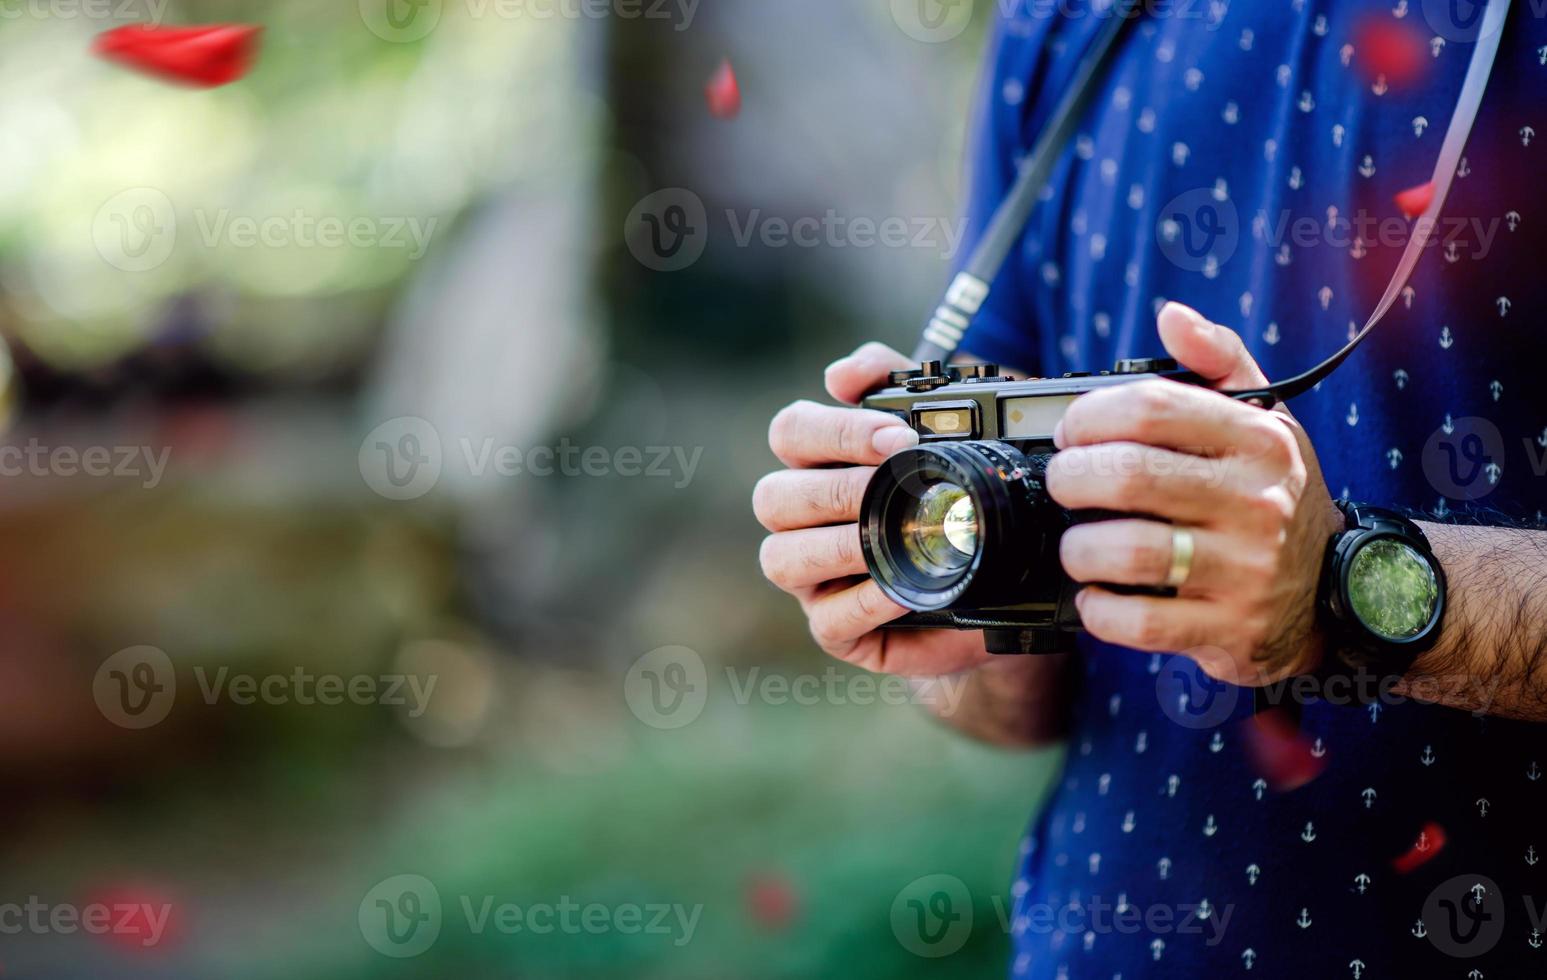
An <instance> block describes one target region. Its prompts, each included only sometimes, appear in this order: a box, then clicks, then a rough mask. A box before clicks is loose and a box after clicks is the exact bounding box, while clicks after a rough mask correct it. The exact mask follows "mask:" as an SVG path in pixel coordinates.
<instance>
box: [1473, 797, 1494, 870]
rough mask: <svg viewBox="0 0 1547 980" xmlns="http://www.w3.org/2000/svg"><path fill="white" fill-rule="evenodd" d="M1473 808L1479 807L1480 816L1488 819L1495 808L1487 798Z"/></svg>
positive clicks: (1478, 813) (1479, 801)
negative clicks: (1490, 809) (1490, 811)
mask: <svg viewBox="0 0 1547 980" xmlns="http://www.w3.org/2000/svg"><path fill="white" fill-rule="evenodd" d="M1473 806H1475V807H1477V815H1478V816H1480V817H1486V816H1487V815H1488V808H1489V807H1491V806H1493V804H1492V803H1489V802H1488V800H1487V798H1486V797H1483V798H1480V799H1478V801H1477V802H1476V803H1474V804H1473ZM1478 887H1479V888H1480V887H1482V886H1481V885H1479V886H1478Z"/></svg>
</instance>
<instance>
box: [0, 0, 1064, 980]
mask: <svg viewBox="0 0 1547 980" xmlns="http://www.w3.org/2000/svg"><path fill="white" fill-rule="evenodd" d="M992 14H993V3H992V2H989V0H984V2H980V3H978V4H977V5H976V7H975V8H974V5H973V4H972V3H970V2H968V0H957V2H956V3H955V4H948V5H944V6H942V5H941V4H939V3H938V2H937V0H864V2H862V3H858V4H834V3H832V2H831V0H785V2H782V3H778V4H772V3H763V2H756V0H719V2H717V3H715V4H712V5H711V4H703V5H702V6H701V7H700V6H699V5H698V4H697V3H696V0H358V2H345V3H327V4H324V3H314V2H302V0H268V2H265V3H256V2H250V3H244V2H237V0H110V2H109V0H17V2H14V3H9V4H6V5H5V6H4V9H3V11H0V87H3V91H4V92H5V93H6V94H5V97H4V99H3V100H0V162H3V165H0V336H3V340H4V345H5V355H6V356H5V358H4V365H3V368H4V371H3V379H4V383H5V391H6V401H5V421H6V425H7V428H6V429H5V434H4V436H3V441H0V540H3V541H4V542H5V543H6V547H5V548H4V549H3V550H0V613H3V618H0V776H3V785H4V786H5V793H4V805H3V807H0V826H3V827H4V830H5V832H4V834H3V836H0V851H3V859H0V866H3V868H4V871H3V872H0V972H3V975H5V976H8V977H10V976H40V977H74V976H91V977H101V976H115V977H118V976H122V977H137V976H157V977H180V976H187V977H201V978H208V977H265V976H274V975H285V976H328V977H375V976H386V977H398V976H403V977H409V976H413V977H418V976H424V977H438V976H451V975H456V976H467V977H559V976H586V977H610V976H617V977H624V976H627V977H716V978H724V977H788V976H810V975H827V974H835V973H838V972H840V971H841V972H842V973H844V974H845V975H854V976H895V975H915V974H938V975H953V976H954V975H998V974H1000V973H1001V972H1003V971H1005V970H1006V969H1007V962H1006V951H1007V949H1008V942H1007V939H1006V936H1005V932H1004V928H1003V925H1002V917H1003V915H1004V909H1005V908H1006V907H1007V903H1008V901H1009V898H1008V889H1009V885H1010V874H1011V869H1012V867H1013V861H1014V859H1015V856H1016V849H1017V846H1018V841H1019V840H1020V838H1021V835H1022V831H1023V829H1024V827H1025V825H1026V823H1027V821H1028V820H1029V819H1030V817H1031V815H1032V813H1033V811H1034V809H1035V806H1036V804H1037V800H1038V798H1039V797H1040V795H1041V793H1042V790H1043V788H1044V785H1045V783H1046V780H1047V778H1048V777H1049V774H1050V772H1051V770H1052V768H1053V767H1054V766H1055V765H1056V762H1057V759H1056V755H1054V754H1052V753H1038V754H1013V753H1003V752H999V751H995V750H991V749H987V748H983V747H979V746H975V745H972V744H970V743H968V742H966V741H965V740H963V739H960V738H958V737H955V736H953V735H951V734H948V733H947V732H945V731H944V730H943V729H941V728H939V727H938V726H937V725H936V724H935V723H934V722H932V721H931V720H930V719H929V718H928V716H927V714H926V712H925V711H924V710H923V709H921V708H920V707H918V706H917V705H916V704H910V703H906V702H907V701H908V700H909V695H908V691H907V689H906V688H899V687H898V686H896V685H892V686H888V685H887V684H885V683H878V682H876V681H874V680H873V679H871V678H868V677H865V676H862V675H859V674H857V673H856V672H854V671H852V670H850V669H849V668H847V667H845V666H842V665H835V664H833V663H830V662H829V661H827V660H826V659H824V658H823V657H822V655H821V654H820V653H819V652H818V651H817V650H816V649H815V648H814V646H813V644H812V643H811V642H810V640H809V637H808V636H807V634H806V631H805V624H804V620H803V619H802V618H801V616H800V615H799V612H798V610H797V608H796V606H795V604H794V603H793V602H792V601H789V600H787V599H786V598H785V597H783V596H782V595H780V594H779V593H777V592H776V591H775V590H774V589H772V588H771V587H770V586H768V585H767V584H766V583H764V582H763V580H762V578H761V576H760V574H759V571H758V567H757V560H756V555H757V545H758V542H759V541H760V539H761V537H762V531H761V529H760V528H759V527H758V526H757V524H756V522H755V521H754V520H753V519H752V516H751V513H750V506H749V501H750V494H751V487H752V485H753V483H754V482H755V481H756V480H757V478H758V477H759V476H761V475H762V474H763V473H764V472H766V471H767V470H769V469H771V468H773V467H774V466H775V462H774V460H773V459H772V457H771V456H770V454H769V453H768V450H767V446H766V441H765V438H766V428H767V423H768V419H769V418H770V417H771V415H772V414H773V413H774V411H776V410H777V408H778V407H780V406H781V405H783V404H784V403H786V402H788V401H791V400H793V399H795V398H799V397H822V395H821V384H820V382H821V369H822V367H823V366H824V365H825V364H826V363H828V362H829V361H831V360H832V359H834V358H836V357H838V356H840V355H841V354H843V353H846V352H848V351H849V350H850V349H852V348H853V347H854V346H855V345H857V344H858V343H860V342H862V341H864V340H867V339H881V340H886V341H888V342H890V343H892V344H894V345H895V346H899V347H906V346H907V345H909V344H910V343H911V342H912V340H913V338H914V337H915V335H916V333H917V329H918V326H919V324H920V322H921V318H922V315H923V314H924V313H925V311H927V310H928V309H930V308H931V307H932V306H933V304H934V302H935V300H936V297H937V295H938V293H939V292H940V290H941V289H942V288H943V286H944V284H945V282H946V280H947V268H948V266H949V264H950V261H951V259H952V257H953V256H954V252H955V249H956V247H957V246H958V245H959V234H960V225H959V223H958V220H957V217H956V214H957V202H958V200H959V197H960V188H959V186H958V183H959V173H960V156H961V152H962V140H963V130H964V125H965V123H964V120H965V108H966V106H967V105H968V103H969V101H970V97H971V91H972V87H973V84H974V78H975V75H976V70H977V58H978V54H979V51H980V48H981V44H982V34H983V29H984V27H985V24H986V22H987V20H988V19H989V17H991V16H992ZM212 22H222V23H227V22H229V23H247V24H252V25H256V26H258V27H261V29H262V31H261V36H259V37H258V39H257V41H256V45H255V47H252V48H251V49H250V56H249V57H248V58H246V59H244V58H242V57H239V55H240V53H241V51H240V50H237V52H236V53H235V54H233V50H232V49H231V48H229V47H222V46H221V45H222V44H226V43H228V42H229V41H230V38H226V39H225V40H224V41H222V40H221V39H220V38H216V39H214V40H211V39H208V38H206V39H203V40H195V41H193V42H188V41H187V39H178V38H173V41H174V42H177V43H171V44H168V45H163V47H162V49H161V50H160V53H159V54H158V53H157V50H155V49H156V44H155V43H153V42H154V39H152V41H151V42H147V41H146V39H144V38H140V37H138V36H137V35H130V36H129V41H130V42H133V43H134V44H141V45H148V48H149V49H150V50H149V53H142V54H141V55H140V58H141V63H139V64H138V65H136V64H125V63H124V60H123V58H117V59H112V58H104V57H102V56H101V55H100V54H98V53H94V52H93V46H94V43H100V42H97V41H96V39H97V38H98V37H99V35H102V34H104V33H105V32H109V31H114V30H117V29H121V28H124V27H125V26H126V25H134V24H149V25H155V26H159V27H175V26H186V25H198V24H207V23H212ZM115 36H116V37H123V36H124V35H122V34H120V35H115ZM179 44H181V47H179V46H178V45H179ZM190 44H191V46H190ZM158 58H160V59H161V65H160V67H161V69H162V71H163V73H165V72H166V71H171V72H173V73H174V74H176V73H177V71H179V70H180V69H179V64H181V65H182V70H185V71H186V69H187V64H186V63H180V62H178V60H177V59H189V58H191V59H193V60H194V61H195V62H198V61H199V59H206V60H208V59H214V60H216V61H217V62H218V61H220V59H222V58H224V59H227V65H226V66H227V67H229V66H230V64H229V61H230V59H232V58H235V59H236V63H237V66H238V68H239V70H238V71H236V72H235V77H233V78H231V79H230V80H229V84H224V85H221V86H216V87H209V88H203V87H197V86H192V85H187V84H178V83H177V81H176V80H175V79H172V80H169V79H168V78H166V77H157V76H156V75H155V74H147V72H146V71H145V68H146V64H145V59H149V61H151V62H155V61H156V59H158ZM132 60H133V58H132V57H131V61H132ZM185 81H186V79H185ZM937 875H948V876H951V878H952V879H955V882H954V883H953V884H951V885H950V887H953V888H954V887H956V885H964V886H965V888H966V890H967V892H966V898H967V900H968V901H970V902H971V913H970V914H971V916H972V928H971V929H970V930H968V931H967V932H966V933H964V934H961V935H960V937H959V938H960V940H961V941H960V942H953V943H950V944H947V945H951V946H953V947H955V948H953V949H952V950H950V955H946V956H938V955H920V953H921V952H922V953H924V954H938V953H939V951H940V949H939V948H938V947H931V946H929V945H928V944H920V943H919V942H917V941H916V936H917V930H916V928H914V927H912V926H910V925H909V923H910V922H912V917H913V916H914V915H915V912H916V911H917V903H918V901H919V900H918V899H917V898H916V897H910V896H913V895H914V893H915V892H917V891H918V889H919V887H920V885H919V882H920V881H921V880H923V881H924V882H925V885H924V886H923V887H924V889H925V891H926V892H928V893H929V894H930V895H932V894H933V892H932V891H931V889H932V887H933V886H932V885H931V884H930V882H932V881H935V880H936V879H934V878H932V877H931V876H937ZM910 889H912V890H913V891H910ZM927 897H929V896H928V895H926V898H927ZM502 909H504V910H505V911H504V912H501V911H500V910H502ZM511 909H515V910H516V911H511ZM539 909H546V910H547V911H546V913H544V915H545V916H546V918H545V919H544V920H543V921H547V922H549V923H550V927H549V928H548V929H546V930H544V929H541V928H539V927H538V922H539V919H538V918H537V910H539ZM577 909H578V910H579V911H576V910H577ZM566 910H568V911H566ZM631 910H632V911H631ZM101 915H105V916H107V918H104V919H99V920H93V918H92V917H93V916H101ZM518 916H519V918H518ZM88 921H96V925H95V926H93V927H88ZM104 923H106V925H104ZM652 924H653V925H655V926H656V928H649V927H650V926H652ZM502 926H503V927H502ZM910 928H914V936H915V939H910V938H909V930H910Z"/></svg>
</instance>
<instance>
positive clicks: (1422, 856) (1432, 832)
mask: <svg viewBox="0 0 1547 980" xmlns="http://www.w3.org/2000/svg"><path fill="white" fill-rule="evenodd" d="M1444 849H1445V828H1444V827H1441V826H1440V825H1439V824H1437V823H1435V822H1433V821H1432V820H1431V821H1430V822H1429V823H1426V824H1424V826H1423V831H1422V833H1420V834H1419V835H1418V839H1417V840H1415V841H1413V846H1412V847H1410V848H1408V850H1407V853H1405V854H1403V855H1402V856H1401V857H1398V858H1397V859H1396V860H1394V861H1392V862H1391V866H1392V867H1393V868H1395V869H1396V870H1397V871H1398V872H1400V873H1401V874H1409V873H1411V872H1413V871H1416V870H1418V869H1419V868H1421V867H1423V866H1424V865H1426V864H1428V863H1429V862H1430V861H1432V860H1434V858H1435V857H1436V856H1437V855H1438V854H1439V853H1440V851H1443V850H1444Z"/></svg>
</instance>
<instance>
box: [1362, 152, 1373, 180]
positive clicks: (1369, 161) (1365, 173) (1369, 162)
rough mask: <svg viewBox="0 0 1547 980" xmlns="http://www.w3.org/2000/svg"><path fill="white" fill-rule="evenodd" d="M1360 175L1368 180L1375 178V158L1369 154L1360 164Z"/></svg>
mask: <svg viewBox="0 0 1547 980" xmlns="http://www.w3.org/2000/svg"><path fill="white" fill-rule="evenodd" d="M1359 175H1360V176H1361V177H1366V178H1368V177H1374V176H1375V158H1374V157H1372V156H1370V155H1369V154H1368V153H1366V154H1365V156H1364V162H1362V163H1360V164H1359Z"/></svg>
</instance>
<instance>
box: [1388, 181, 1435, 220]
mask: <svg viewBox="0 0 1547 980" xmlns="http://www.w3.org/2000/svg"><path fill="white" fill-rule="evenodd" d="M1394 200H1395V201H1396V202H1397V207H1399V208H1401V209H1402V213H1403V214H1405V215H1407V216H1408V217H1409V218H1416V217H1418V216H1419V215H1421V214H1423V213H1424V212H1425V211H1427V210H1429V202H1430V201H1432V200H1434V181H1432V180H1431V181H1429V182H1428V183H1425V184H1419V185H1418V186H1417V187H1409V188H1408V189H1407V190H1405V191H1402V192H1401V193H1399V194H1397V196H1396V197H1395V198H1394Z"/></svg>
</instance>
